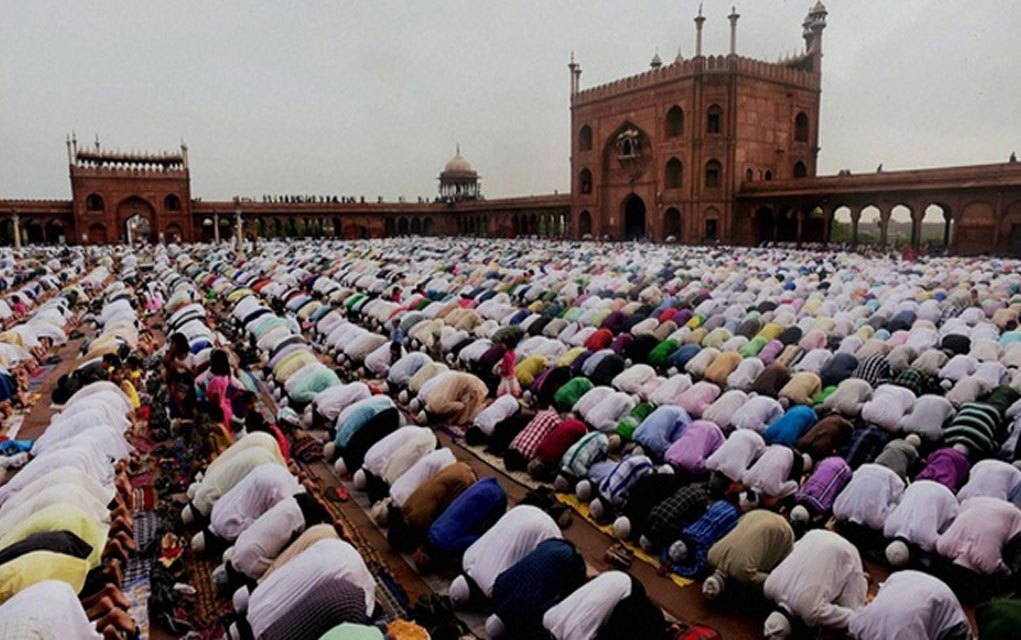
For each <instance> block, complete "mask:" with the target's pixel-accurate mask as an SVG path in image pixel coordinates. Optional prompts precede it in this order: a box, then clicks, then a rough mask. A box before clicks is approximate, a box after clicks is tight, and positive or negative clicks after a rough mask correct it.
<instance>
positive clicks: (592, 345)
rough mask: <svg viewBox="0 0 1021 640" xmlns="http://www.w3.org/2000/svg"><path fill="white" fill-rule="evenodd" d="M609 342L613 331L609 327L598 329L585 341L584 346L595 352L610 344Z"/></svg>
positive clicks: (611, 339) (611, 340)
mask: <svg viewBox="0 0 1021 640" xmlns="http://www.w3.org/2000/svg"><path fill="white" fill-rule="evenodd" d="M611 342H613V332H611V331H610V330H609V329H599V330H597V331H596V332H595V333H593V334H592V335H590V336H589V337H588V340H586V341H585V348H586V349H588V350H589V351H591V352H592V353H595V352H596V351H599V350H601V349H605V348H606V347H608V346H610V343H611Z"/></svg>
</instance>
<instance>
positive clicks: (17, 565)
mask: <svg viewBox="0 0 1021 640" xmlns="http://www.w3.org/2000/svg"><path fill="white" fill-rule="evenodd" d="M88 573H89V563H88V561H87V560H82V559H81V558H75V557H74V556H67V555H64V554H62V553H54V552H52V551H33V552H32V553H26V554H25V555H23V556H18V557H17V558H15V559H14V560H11V561H10V562H5V563H4V564H2V565H0V602H7V601H8V600H10V599H11V598H13V597H14V596H16V595H17V594H18V593H19V592H20V591H22V590H24V589H27V588H29V587H31V586H32V585H34V584H37V583H39V582H45V581H46V580H58V581H60V582H66V583H67V584H69V585H71V589H73V590H74V592H75V593H78V592H79V591H81V590H82V588H83V587H84V586H85V576H86V575H87V574H88Z"/></svg>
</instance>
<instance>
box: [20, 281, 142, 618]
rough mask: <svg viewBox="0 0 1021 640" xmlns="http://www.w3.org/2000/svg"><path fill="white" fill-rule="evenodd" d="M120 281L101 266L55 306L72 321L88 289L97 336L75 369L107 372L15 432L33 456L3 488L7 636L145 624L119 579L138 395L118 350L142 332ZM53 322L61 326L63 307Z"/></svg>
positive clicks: (128, 520) (124, 559) (127, 544)
mask: <svg viewBox="0 0 1021 640" xmlns="http://www.w3.org/2000/svg"><path fill="white" fill-rule="evenodd" d="M121 275H122V276H123V274H121ZM111 280H112V274H111V273H110V272H109V271H108V270H107V269H106V268H105V267H98V268H96V269H94V270H92V271H91V272H89V273H88V274H87V275H86V276H85V277H84V278H82V279H81V280H80V281H79V282H78V286H77V288H72V289H69V290H68V291H66V292H65V293H63V294H61V297H62V298H63V302H62V303H61V304H60V305H55V306H53V307H52V308H54V309H61V311H62V313H63V314H64V315H65V317H68V318H70V317H71V314H74V313H76V312H77V309H78V306H77V305H79V304H80V303H84V302H85V301H86V299H87V296H88V294H91V295H93V296H94V298H95V300H97V301H98V309H99V311H100V313H99V314H98V316H97V317H96V318H94V320H95V323H96V326H97V327H96V328H97V334H96V335H95V337H94V338H92V340H91V341H88V342H86V344H85V345H84V346H83V353H82V355H81V356H80V357H79V358H78V360H77V362H76V363H75V365H76V366H75V372H76V373H78V372H80V371H82V370H86V369H89V368H92V369H95V368H97V367H98V368H101V369H102V370H103V372H104V373H105V374H106V375H104V376H101V377H100V376H96V377H95V378H94V377H92V376H80V377H79V379H80V380H82V381H83V384H82V385H80V386H79V387H78V388H77V389H76V390H75V391H74V393H73V394H72V395H70V396H69V397H66V398H60V400H61V404H60V405H59V413H57V414H56V415H54V417H53V418H52V420H51V421H50V423H49V425H48V426H47V427H46V429H45V431H44V432H43V434H42V435H41V436H40V437H38V438H37V439H35V440H34V441H8V442H9V443H15V444H18V443H21V442H24V443H25V444H27V445H28V447H29V448H28V450H27V451H26V452H25V454H22V455H26V454H27V455H26V457H27V463H26V464H25V465H24V466H23V467H21V468H20V469H19V471H18V473H17V474H16V475H14V476H13V477H11V478H9V479H8V480H7V481H6V483H5V484H3V486H0V556H2V559H0V574H2V575H0V601H2V602H3V604H0V629H2V630H3V632H2V633H0V635H4V637H7V634H8V633H10V634H19V633H37V634H39V635H38V636H33V637H62V638H63V637H67V638H99V637H107V638H114V637H118V638H119V637H130V636H131V635H132V634H135V633H137V628H138V627H137V624H136V621H135V620H133V619H132V617H131V616H130V615H129V613H128V609H129V600H128V598H127V597H126V596H125V594H124V593H123V592H122V591H121V586H122V580H123V574H124V571H125V569H126V565H127V563H128V561H129V559H130V557H131V556H132V554H133V553H134V552H135V551H136V548H137V545H136V542H135V538H134V518H133V507H134V492H133V489H132V487H131V484H130V481H129V480H128V476H127V474H126V470H127V468H128V465H129V463H130V461H131V460H132V459H133V453H134V448H133V446H132V438H133V432H132V427H133V419H134V417H135V414H136V410H137V409H138V404H137V400H138V398H137V396H134V397H133V396H131V395H129V393H126V392H125V388H127V389H131V388H132V386H131V385H130V383H129V384H128V386H127V387H125V386H124V385H123V383H125V382H129V381H128V380H127V378H126V375H127V374H126V371H125V370H124V366H123V364H122V363H119V362H115V361H112V360H111V358H110V357H109V356H110V355H111V354H112V353H114V352H116V351H118V350H119V348H120V347H122V346H125V347H128V348H130V347H132V346H134V345H136V344H137V333H138V332H137V326H136V325H135V322H134V321H135V319H136V316H135V310H134V309H133V308H132V307H131V306H130V304H129V305H128V306H127V307H125V306H124V305H122V304H121V301H122V300H124V299H125V294H126V293H127V292H128V290H129V287H128V286H127V285H125V284H124V282H123V281H122V280H113V281H111ZM127 297H128V298H130V295H128V296H127ZM50 302H53V300H51V301H50ZM49 304H50V303H47V305H49ZM53 322H54V323H55V326H60V323H59V321H57V320H56V316H54V317H53ZM69 324H70V323H64V324H63V327H62V328H63V329H65V330H66V329H67V328H68V325H69ZM111 345H115V346H112V347H111V350H110V351H107V350H106V348H107V347H109V346H111ZM101 634H102V635H101ZM12 637H13V636H12ZM18 637H21V636H20V635H19V636H18Z"/></svg>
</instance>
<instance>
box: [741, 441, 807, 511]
mask: <svg viewBox="0 0 1021 640" xmlns="http://www.w3.org/2000/svg"><path fill="white" fill-rule="evenodd" d="M794 455H795V453H794V450H793V449H791V448H790V447H785V446H783V445H770V446H768V447H766V449H765V451H763V453H762V455H761V456H760V457H759V459H758V460H756V462H755V464H753V465H752V466H751V468H750V469H748V470H747V471H745V472H744V475H743V476H742V477H741V482H743V483H744V484H745V485H746V486H747V487H748V488H749V489H751V490H753V491H755V492H757V493H761V494H764V495H767V496H771V497H774V498H786V497H787V496H792V495H794V493H795V492H796V491H797V490H798V480H792V479H790V478H789V476H790V474H791V468H792V466H793V464H794Z"/></svg>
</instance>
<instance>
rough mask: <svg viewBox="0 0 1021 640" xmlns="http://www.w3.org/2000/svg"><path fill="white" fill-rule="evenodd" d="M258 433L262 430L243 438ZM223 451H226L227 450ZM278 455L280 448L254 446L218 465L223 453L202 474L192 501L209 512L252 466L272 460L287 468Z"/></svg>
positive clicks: (282, 467) (205, 512)
mask: <svg viewBox="0 0 1021 640" xmlns="http://www.w3.org/2000/svg"><path fill="white" fill-rule="evenodd" d="M256 435H259V434H254V433H253V434H251V435H248V436H245V437H244V438H242V440H241V442H244V441H245V440H248V439H249V438H252V437H255V436H256ZM265 435H269V434H265ZM270 437H272V436H270ZM235 446H236V445H235ZM228 451H229V449H228ZM223 455H226V453H224V454H223ZM279 456H280V453H279V450H277V451H275V452H274V451H271V450H269V449H266V448H264V447H260V446H255V447H249V448H247V449H244V450H241V451H239V452H238V453H237V454H236V455H233V456H231V457H230V459H229V460H226V461H224V463H223V464H219V465H215V462H219V461H220V459H221V458H223V456H220V458H217V460H216V461H215V462H214V464H211V465H209V468H208V469H206V475H205V476H204V477H203V478H202V482H200V483H199V484H198V486H197V487H196V488H195V496H194V497H193V498H192V503H193V504H194V505H195V508H196V509H197V510H198V512H199V513H201V514H202V515H209V513H210V511H212V509H213V505H214V504H216V502H217V501H218V500H220V498H221V497H222V496H223V495H224V494H226V493H227V492H228V491H230V490H231V489H233V488H234V486H235V485H236V484H238V483H239V482H241V481H242V480H243V479H244V478H245V476H247V475H248V474H249V473H250V472H251V471H252V470H253V469H256V468H258V467H260V466H262V465H264V464H272V465H276V466H278V467H280V468H281V469H285V470H286V468H285V467H284V466H283V463H282V462H280V461H279ZM214 465H215V466H214Z"/></svg>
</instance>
